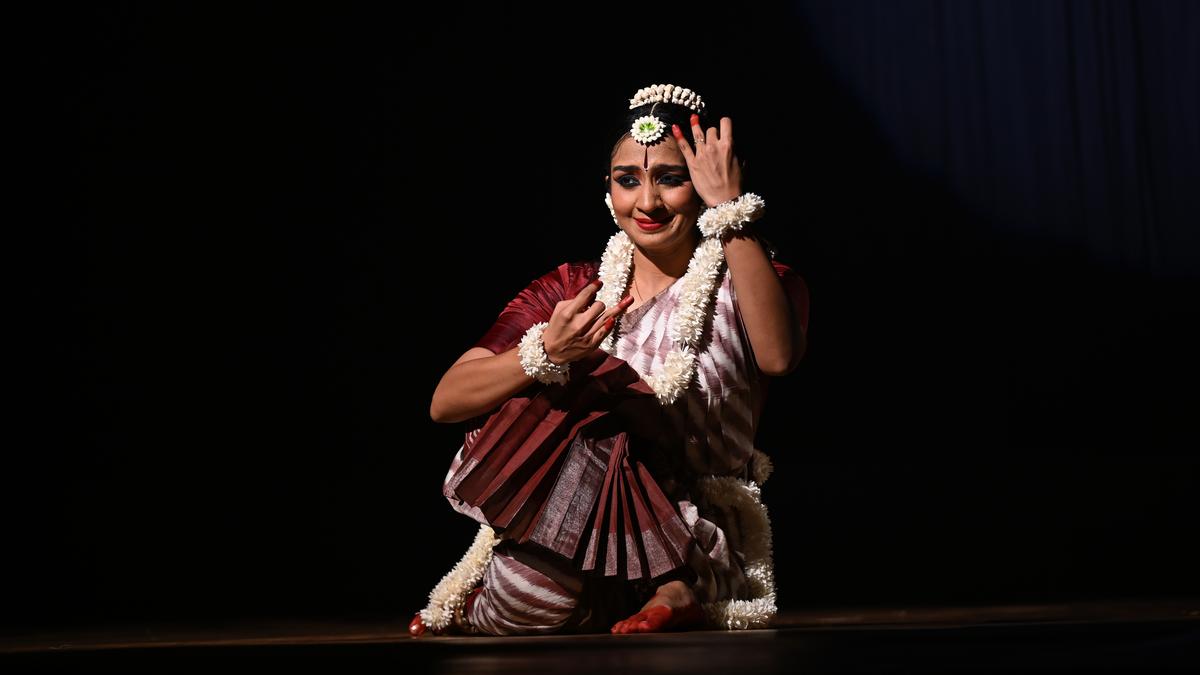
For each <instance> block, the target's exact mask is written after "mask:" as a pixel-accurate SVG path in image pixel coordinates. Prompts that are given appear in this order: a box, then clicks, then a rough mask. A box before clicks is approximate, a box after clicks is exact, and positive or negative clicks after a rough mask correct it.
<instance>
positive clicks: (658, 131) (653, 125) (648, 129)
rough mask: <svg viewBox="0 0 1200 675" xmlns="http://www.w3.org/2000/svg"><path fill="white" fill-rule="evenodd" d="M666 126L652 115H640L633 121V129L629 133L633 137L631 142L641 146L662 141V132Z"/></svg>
mask: <svg viewBox="0 0 1200 675" xmlns="http://www.w3.org/2000/svg"><path fill="white" fill-rule="evenodd" d="M666 128H667V125H665V124H663V121H662V120H661V119H659V118H658V117H656V116H654V115H642V116H641V117H639V118H637V119H636V120H634V121H633V127H632V128H630V130H629V133H630V134H631V135H632V136H633V140H635V141H637V142H638V143H641V144H642V145H654V144H655V143H657V142H658V141H660V140H662V137H663V131H664V130H665V129H666Z"/></svg>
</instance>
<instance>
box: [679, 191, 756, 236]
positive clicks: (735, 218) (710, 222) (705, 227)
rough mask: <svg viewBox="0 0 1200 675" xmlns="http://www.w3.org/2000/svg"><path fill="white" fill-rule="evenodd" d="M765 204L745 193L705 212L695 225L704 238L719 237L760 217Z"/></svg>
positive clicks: (750, 193) (754, 195)
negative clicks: (698, 227)
mask: <svg viewBox="0 0 1200 675" xmlns="http://www.w3.org/2000/svg"><path fill="white" fill-rule="evenodd" d="M765 207H766V202H764V201H763V198H762V197H759V196H758V195H756V194H754V193H753V192H747V193H746V194H744V195H742V196H741V197H737V198H736V199H730V200H729V201H727V202H722V203H720V204H717V205H716V206H714V207H712V208H710V209H707V210H705V212H704V213H702V214H700V218H699V220H697V221H696V224H697V225H699V226H700V232H701V233H702V234H703V235H704V236H705V237H720V236H723V235H724V234H725V233H726V232H728V231H729V230H741V229H742V225H744V224H746V223H750V222H754V221H756V220H758V219H759V218H761V217H762V213H763V209H764V208H765Z"/></svg>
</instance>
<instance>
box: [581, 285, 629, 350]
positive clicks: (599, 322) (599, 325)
mask: <svg viewBox="0 0 1200 675" xmlns="http://www.w3.org/2000/svg"><path fill="white" fill-rule="evenodd" d="M631 304H633V296H632V295H627V296H625V297H624V298H621V301H620V302H618V303H617V304H615V305H613V306H612V307H611V308H610V309H609V310H608V311H606V312H604V314H602V315H601V316H599V317H597V318H596V323H595V324H594V325H592V327H591V328H590V329H589V330H588V332H587V334H586V335H585V337H586V339H588V340H589V341H590V340H592V339H594V338H595V336H596V333H597V332H601V333H603V332H605V331H607V330H608V329H607V328H605V327H604V324H605V322H606V321H607V320H608V319H609V318H610V317H612V316H615V315H616V314H619V313H621V312H624V311H625V308H626V307H628V306H629V305H631ZM601 339H603V338H601Z"/></svg>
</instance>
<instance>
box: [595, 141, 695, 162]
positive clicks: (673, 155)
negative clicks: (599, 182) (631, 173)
mask: <svg viewBox="0 0 1200 675" xmlns="http://www.w3.org/2000/svg"><path fill="white" fill-rule="evenodd" d="M645 158H646V146H644V145H642V144H641V143H638V142H637V141H635V140H633V139H632V138H626V139H625V140H624V141H622V142H621V145H620V147H618V148H617V152H616V154H614V155H613V158H612V166H616V165H618V164H626V165H636V166H638V167H639V168H640V167H641V166H642V164H644V160H645ZM686 163H687V162H686V161H685V160H684V157H683V151H681V150H680V149H679V144H678V143H677V142H676V141H675V139H674V138H671V137H668V138H667V139H666V140H663V141H660V142H658V143H655V144H654V145H652V146H650V166H651V167H653V166H654V165H655V164H686Z"/></svg>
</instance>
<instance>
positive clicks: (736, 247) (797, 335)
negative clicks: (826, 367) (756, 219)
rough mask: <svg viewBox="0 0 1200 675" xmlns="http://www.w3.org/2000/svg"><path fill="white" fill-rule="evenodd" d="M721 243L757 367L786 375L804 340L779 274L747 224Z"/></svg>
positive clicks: (804, 345)
mask: <svg viewBox="0 0 1200 675" xmlns="http://www.w3.org/2000/svg"><path fill="white" fill-rule="evenodd" d="M722 243H723V247H724V250H725V262H726V264H728V265H729V273H730V275H731V276H732V283H733V285H734V286H735V287H736V288H737V296H738V308H739V309H740V311H741V315H742V323H743V324H744V325H745V326H746V333H747V334H749V336H750V345H751V346H752V347H753V351H754V357H755V360H756V361H757V362H758V368H759V370H761V371H762V372H764V373H766V374H767V375H771V376H775V377H778V376H782V375H787V374H788V373H790V372H792V371H793V370H795V369H796V366H797V365H799V363H800V359H801V358H803V357H804V352H805V350H806V349H807V347H808V340H807V336H806V335H805V331H804V327H803V325H802V324H801V319H800V316H799V315H798V313H797V312H796V310H795V308H794V307H793V306H792V303H791V301H790V299H789V298H788V296H787V293H786V291H785V290H784V287H783V282H782V281H781V280H780V278H779V273H778V272H776V271H775V267H774V266H773V265H772V264H771V259H770V257H768V256H767V252H766V250H765V249H764V248H763V246H762V242H760V241H759V240H758V237H757V235H756V234H755V232H754V231H753V229H752V228H751V227H749V226H747V227H745V228H744V229H743V230H742V231H741V232H732V233H730V234H729V235H727V236H726V237H725V238H724V239H723V242H722Z"/></svg>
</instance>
